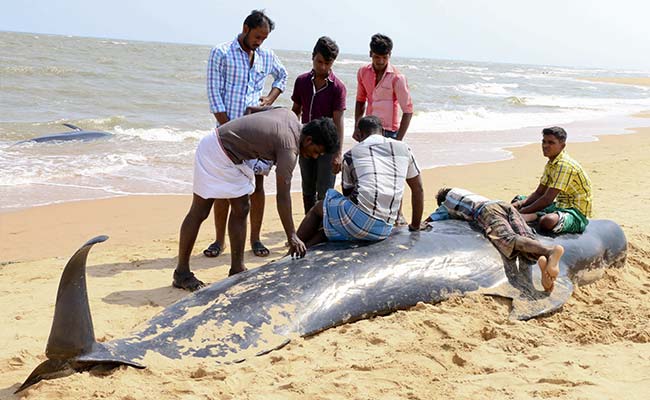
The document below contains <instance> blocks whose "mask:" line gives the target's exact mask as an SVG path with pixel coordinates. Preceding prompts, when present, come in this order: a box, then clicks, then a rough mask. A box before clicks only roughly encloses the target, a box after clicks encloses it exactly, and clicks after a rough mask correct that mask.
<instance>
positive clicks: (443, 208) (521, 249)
mask: <svg viewBox="0 0 650 400" xmlns="http://www.w3.org/2000/svg"><path fill="white" fill-rule="evenodd" d="M436 201H437V202H438V206H440V207H439V208H438V210H436V212H434V213H433V214H431V216H429V217H428V218H427V219H426V220H425V223H429V222H433V221H440V220H445V219H449V218H453V219H463V220H466V221H473V222H475V223H476V225H478V227H479V228H481V230H482V231H483V232H484V233H485V236H486V237H487V238H488V239H489V240H490V242H492V244H493V245H494V247H496V248H497V250H499V252H500V253H501V254H503V255H504V256H505V257H507V258H509V259H513V258H515V257H517V256H518V255H521V256H523V257H524V258H527V259H529V260H532V261H535V260H537V264H538V265H539V268H540V270H541V272H542V286H543V287H544V290H545V291H547V292H550V291H552V290H553V285H554V282H555V278H557V276H558V275H559V273H560V268H559V263H560V258H562V254H564V248H563V247H562V246H561V245H559V244H557V245H545V244H543V243H541V242H540V241H538V240H536V239H535V233H533V230H532V229H531V228H530V227H529V226H528V224H527V223H526V221H525V220H524V218H523V216H522V215H521V214H520V213H519V211H517V209H516V208H514V207H513V206H512V205H511V204H509V203H506V202H504V201H499V200H490V199H488V198H486V197H483V196H481V195H478V194H475V193H472V192H470V191H468V190H465V189H460V188H441V189H440V190H439V191H438V194H437V195H436Z"/></svg>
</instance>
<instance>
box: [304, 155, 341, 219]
mask: <svg viewBox="0 0 650 400" xmlns="http://www.w3.org/2000/svg"><path fill="white" fill-rule="evenodd" d="M333 157H334V155H333V154H325V155H322V156H320V157H318V158H317V159H313V158H304V157H302V156H300V161H299V162H300V175H301V177H302V202H303V205H304V206H305V214H307V212H308V211H309V210H311V208H312V207H313V206H314V204H316V201H318V200H323V199H324V198H325V193H327V189H331V188H333V187H334V182H335V180H336V175H334V174H332V158H333Z"/></svg>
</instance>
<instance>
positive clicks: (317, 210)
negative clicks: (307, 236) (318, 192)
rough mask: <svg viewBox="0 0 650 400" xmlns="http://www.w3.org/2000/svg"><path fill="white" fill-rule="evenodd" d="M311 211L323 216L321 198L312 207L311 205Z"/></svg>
mask: <svg viewBox="0 0 650 400" xmlns="http://www.w3.org/2000/svg"><path fill="white" fill-rule="evenodd" d="M311 211H312V212H313V213H314V214H316V215H318V216H319V217H320V218H321V219H322V218H323V200H320V201H318V202H316V204H315V205H314V207H312V209H311Z"/></svg>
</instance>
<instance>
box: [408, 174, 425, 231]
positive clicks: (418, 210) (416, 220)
mask: <svg viewBox="0 0 650 400" xmlns="http://www.w3.org/2000/svg"><path fill="white" fill-rule="evenodd" d="M406 183H407V184H408V185H409V188H411V210H412V213H413V215H412V216H411V225H409V229H410V230H416V231H417V230H419V229H420V223H421V222H422V212H423V210H424V187H423V186H422V177H421V176H420V175H417V176H414V177H413V178H410V179H407V180H406Z"/></svg>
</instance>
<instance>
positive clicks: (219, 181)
mask: <svg viewBox="0 0 650 400" xmlns="http://www.w3.org/2000/svg"><path fill="white" fill-rule="evenodd" d="M192 191H193V192H194V193H195V194H197V195H199V196H201V197H202V198H204V199H235V198H237V197H241V196H243V195H245V194H249V195H250V194H251V193H253V192H254V191H255V175H254V173H253V170H252V169H251V167H250V166H249V165H247V164H246V163H241V164H235V163H234V162H233V161H232V160H231V159H230V158H229V157H228V155H227V154H226V152H225V151H224V149H223V147H222V146H221V143H219V139H218V137H217V133H216V132H214V131H213V132H211V133H210V134H209V135H207V136H205V137H204V138H203V139H201V141H200V142H199V146H198V147H197V149H196V155H195V157H194V182H193V186H192Z"/></svg>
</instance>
